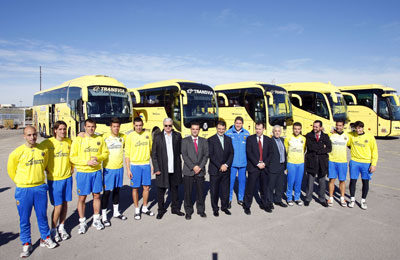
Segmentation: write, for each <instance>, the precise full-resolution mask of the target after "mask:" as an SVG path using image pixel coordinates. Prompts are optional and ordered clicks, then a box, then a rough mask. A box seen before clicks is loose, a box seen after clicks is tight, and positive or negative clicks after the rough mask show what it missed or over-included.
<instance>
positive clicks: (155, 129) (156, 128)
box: [151, 127, 161, 140]
mask: <svg viewBox="0 0 400 260" xmlns="http://www.w3.org/2000/svg"><path fill="white" fill-rule="evenodd" d="M158 133H161V130H160V128H158V127H155V128H153V131H152V132H151V138H152V140H154V136H155V135H156V134H158Z"/></svg>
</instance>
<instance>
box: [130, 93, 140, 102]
mask: <svg viewBox="0 0 400 260" xmlns="http://www.w3.org/2000/svg"><path fill="white" fill-rule="evenodd" d="M129 92H131V98H132V103H135V104H139V103H140V94H139V91H137V90H136V89H131V90H129Z"/></svg>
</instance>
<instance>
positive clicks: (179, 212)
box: [171, 210, 185, 217]
mask: <svg viewBox="0 0 400 260" xmlns="http://www.w3.org/2000/svg"><path fill="white" fill-rule="evenodd" d="M171 213H172V214H175V215H178V216H181V217H182V216H185V213H183V212H182V211H180V210H178V211H172V212H171Z"/></svg>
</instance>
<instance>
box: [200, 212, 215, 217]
mask: <svg viewBox="0 0 400 260" xmlns="http://www.w3.org/2000/svg"><path fill="white" fill-rule="evenodd" d="M199 215H200V217H202V218H206V217H207V215H206V213H204V212H202V213H200V214H199ZM214 216H215V215H214Z"/></svg>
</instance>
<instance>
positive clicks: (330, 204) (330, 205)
mask: <svg viewBox="0 0 400 260" xmlns="http://www.w3.org/2000/svg"><path fill="white" fill-rule="evenodd" d="M328 206H329V207H333V198H332V199H331V198H329V199H328Z"/></svg>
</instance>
